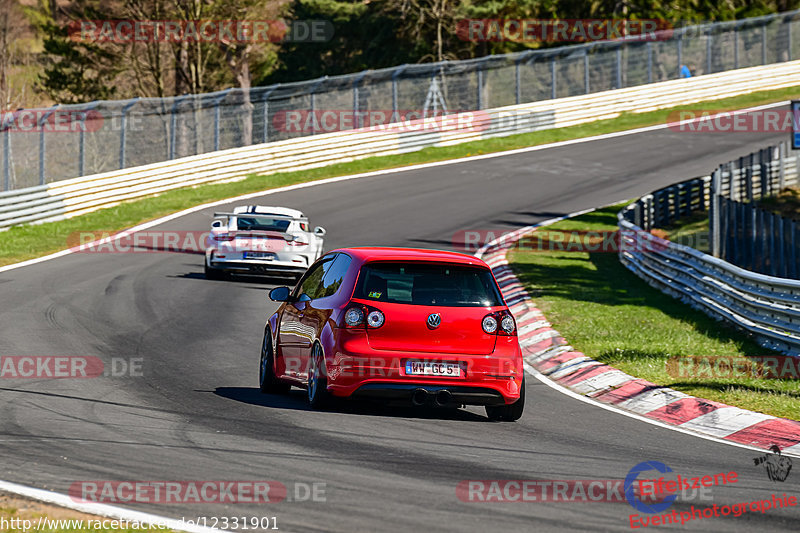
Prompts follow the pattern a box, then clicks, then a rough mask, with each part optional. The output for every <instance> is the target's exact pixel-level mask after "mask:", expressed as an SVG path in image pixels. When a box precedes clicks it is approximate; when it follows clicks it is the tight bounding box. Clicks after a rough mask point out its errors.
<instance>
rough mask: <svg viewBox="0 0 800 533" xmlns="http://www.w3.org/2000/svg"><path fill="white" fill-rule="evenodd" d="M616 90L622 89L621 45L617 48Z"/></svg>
mask: <svg viewBox="0 0 800 533" xmlns="http://www.w3.org/2000/svg"><path fill="white" fill-rule="evenodd" d="M617 89H622V45H619V46H617Z"/></svg>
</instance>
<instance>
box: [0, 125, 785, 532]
mask: <svg viewBox="0 0 800 533" xmlns="http://www.w3.org/2000/svg"><path fill="white" fill-rule="evenodd" d="M783 138H784V136H783V135H781V136H778V137H775V136H773V137H770V136H767V135H763V134H735V135H734V134H719V133H714V134H702V135H701V134H690V133H679V132H675V131H670V130H658V131H653V132H648V133H642V134H637V135H630V136H625V137H619V138H612V139H606V140H597V141H592V142H587V143H581V144H575V145H572V146H567V147H561V148H551V149H546V150H541V151H534V152H529V153H522V154H517V155H511V156H506V157H498V158H492V159H485V160H480V161H474V162H470V163H460V164H453V165H448V166H440V167H436V168H430V169H422V170H415V171H408V172H401V173H397V174H389V175H385V176H379V177H370V178H365V179H358V180H353V181H347V182H341V183H334V184H328V185H322V186H315V187H309V188H304V189H299V190H295V191H290V192H285V193H280V194H277V195H273V196H269V197H267V198H265V199H263V200H262V201H261V202H259V203H263V204H267V205H270V204H275V205H286V206H290V207H297V208H301V209H303V210H304V211H305V212H306V214H308V215H309V217H310V219H311V224H312V225H322V226H325V227H326V229H327V230H328V235H327V237H326V249H332V248H335V247H340V246H351V245H398V246H418V247H429V248H444V249H448V248H452V241H453V235H454V234H456V232H458V231H461V230H465V229H466V230H469V229H489V228H490V229H498V228H515V227H519V226H521V225H528V224H532V223H535V222H537V221H541V220H545V219H548V218H552V217H554V216H558V215H562V214H567V213H570V212H573V211H576V210H580V209H584V208H589V207H594V206H598V205H604V204H608V203H610V202H613V201H617V200H622V199H626V198H631V197H634V196H637V195H641V194H644V193H646V192H648V191H650V190H653V189H655V188H657V187H659V186H663V185H668V184H670V183H674V182H676V181H679V180H682V179H685V178H689V177H693V176H697V175H702V174H705V173H707V172H709V171H710V170H711V169H713V168H714V167H715V166H716V165H717V164H718V163H721V162H723V161H727V160H729V159H732V158H735V157H738V156H740V155H743V154H745V153H746V152H748V151H750V150H754V149H757V148H759V147H762V146H766V145H767V144H769V143H771V142H774V141H777V140H781V139H783ZM247 203H255V202H251V201H248V202H247ZM228 208H229V206H220V207H217V208H212V209H208V210H205V211H203V212H198V213H194V214H191V215H187V216H185V217H182V218H179V219H177V220H173V221H171V222H169V223H166V224H164V225H163V226H161V227H159V228H158V229H170V230H206V229H207V228H208V225H209V223H210V215H211V213H212V212H213V211H215V210H226V209H228ZM154 229H155V228H154ZM272 286H273V285H272V284H266V283H261V282H249V281H230V282H221V281H208V280H206V279H205V278H204V276H203V273H202V256H200V255H193V254H178V253H147V254H145V253H139V254H72V255H69V256H66V257H62V258H59V259H55V260H52V261H46V262H43V263H40V264H37V265H33V266H29V267H25V268H21V269H17V270H11V271H8V272H4V273H0V302H2V304H0V355H17V356H22V355H92V356H97V357H99V358H101V359H103V360H104V361H105V362H106V363H109V362H110V361H111V358H113V357H116V358H124V359H126V360H127V359H129V358H141V359H142V365H143V372H144V376H143V377H127V378H126V377H117V378H112V377H108V378H98V379H66V380H54V379H39V380H12V379H2V380H0V389H2V391H1V392H0V402H2V409H0V424H2V426H1V427H2V461H0V478H1V479H4V480H7V481H13V482H17V483H23V484H26V485H31V486H35V487H40V488H47V489H52V490H56V491H59V492H62V493H66V492H67V491H68V490H69V487H70V486H71V485H72V484H73V483H75V482H77V481H84V480H118V481H123V480H140V481H144V480H162V481H164V480H197V481H200V480H276V481H279V482H281V483H283V484H284V485H286V486H287V487H288V488H289V491H290V496H293V492H294V490H295V489H294V487H295V484H296V483H325V484H326V485H325V498H324V499H325V501H324V502H323V501H305V502H301V501H284V502H281V503H274V504H267V505H263V504H262V505H255V504H246V503H239V504H236V505H229V504H225V505H223V504H194V503H186V504H159V505H141V504H130V505H127V507H130V508H135V509H139V510H144V511H148V512H152V513H156V514H160V515H164V516H169V517H174V518H181V517H185V518H194V517H198V516H206V517H213V516H218V517H220V516H229V517H230V516H246V517H253V516H255V517H261V516H269V517H272V516H275V517H277V523H278V527H279V528H280V530H283V531H296V532H314V531H348V532H349V531H379V530H384V529H386V530H388V531H426V532H434V531H503V532H511V531H534V530H535V531H539V530H584V531H585V530H593V531H610V530H620V531H622V530H627V529H629V528H630V526H629V523H628V516H629V515H630V514H631V513H633V512H634V509H633V508H632V507H631V506H630V505H628V504H627V503H583V502H578V503H545V502H525V503H467V502H462V501H460V500H459V499H458V497H457V495H456V486H457V484H458V483H459V482H460V481H462V480H469V479H477V480H486V479H528V480H561V479H603V480H606V479H623V478H624V477H625V476H626V474H627V473H628V471H629V470H630V469H631V468H632V467H633V466H634V465H636V464H637V463H639V462H642V461H646V460H657V461H661V462H663V463H665V464H667V465H668V466H670V467H671V468H672V469H673V470H675V471H676V472H678V473H680V474H682V475H684V476H701V475H713V474H716V473H720V472H729V471H735V472H738V474H739V478H738V482H737V483H736V484H733V485H728V486H725V487H720V488H715V489H714V491H713V502H711V501H696V502H679V503H676V504H675V508H676V509H678V510H679V511H680V510H687V509H689V507H690V505H691V504H692V503H695V504H696V505H712V504H714V503H716V504H720V505H722V504H732V503H738V502H744V501H750V500H755V499H769V498H770V497H771V495H772V494H773V493H777V494H782V493H784V492H786V493H788V494H789V495H792V494H794V495H797V493H798V488H800V472H792V473H791V474H790V476H789V478H788V479H787V480H786V482H784V483H778V482H772V481H769V479H768V478H767V475H766V472H765V470H764V468H763V467H756V466H754V464H753V458H754V457H755V456H757V455H758V454H757V453H756V452H754V451H751V450H747V449H742V448H738V447H734V446H730V445H725V444H721V443H717V442H712V441H709V440H704V439H700V438H697V437H694V436H690V435H686V434H682V433H678V432H675V431H671V430H667V429H663V428H660V427H656V426H653V425H650V424H646V423H643V422H640V421H637V420H635V419H632V418H629V417H626V416H623V415H620V414H616V413H613V412H609V411H607V410H603V409H600V408H598V407H595V406H593V405H589V404H586V403H584V402H580V401H578V400H575V399H573V398H570V397H568V396H565V395H563V394H561V393H559V392H557V391H555V390H552V389H551V388H549V387H547V386H545V385H543V384H541V383H540V382H539V381H537V380H536V379H534V378H532V377H531V376H528V382H527V386H528V390H527V392H528V394H527V406H526V411H525V414H524V416H523V418H522V419H521V420H520V421H519V422H518V423H490V422H488V421H487V419H486V417H485V416H484V412H483V409H482V408H470V409H466V410H460V411H457V412H450V411H444V412H440V411H437V410H430V411H425V410H417V409H413V408H410V407H409V408H402V407H396V408H390V409H383V408H380V407H375V406H371V405H357V404H345V405H344V406H340V407H338V408H336V409H334V410H333V411H331V412H313V411H310V410H309V409H308V408H307V406H306V402H305V397H304V392H302V391H300V390H293V392H292V393H291V395H290V396H288V397H280V396H265V395H261V394H260V393H259V392H258V390H257V388H256V385H257V377H258V376H257V366H258V353H259V348H260V342H261V335H262V332H263V327H264V321H265V318H266V317H267V315H268V314H269V313H271V312H272V310H273V309H274V308H275V305H274V304H273V303H271V302H268V301H267V299H266V296H267V289H268V288H270V287H272ZM795 462H797V461H795ZM795 470H797V468H795ZM301 492H302V491H301ZM290 499H294V498H293V497H292V498H290ZM320 499H321V498H320ZM799 523H800V509H798V508H797V507H794V508H791V509H783V510H770V511H767V512H766V513H763V514H762V513H760V512H756V513H747V514H744V515H743V516H741V517H740V518H732V517H726V518H712V519H704V520H699V521H695V522H690V523H688V524H687V525H686V527H687V528H688V529H692V530H696V531H751V530H753V529H759V530H765V531H779V530H792V531H796V530H797V528H798V524H799ZM670 527H671V528H673V529H675V528H676V527H679V526H674V525H673V526H670ZM651 529H655V528H653V527H651V528H648V530H651Z"/></svg>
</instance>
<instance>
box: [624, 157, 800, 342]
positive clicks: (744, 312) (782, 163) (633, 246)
mask: <svg viewBox="0 0 800 533" xmlns="http://www.w3.org/2000/svg"><path fill="white" fill-rule="evenodd" d="M760 153H761V156H760V157H752V156H747V158H746V159H747V161H748V162H752V161H754V160H755V161H757V162H758V164H757V165H748V164H741V162H742V161H743V159H740V160H739V163H738V164H735V165H733V166H732V165H730V164H727V165H722V166H721V167H720V169H718V170H717V171H715V172H714V175H713V178H712V176H704V177H702V178H695V179H693V180H688V181H685V182H682V183H679V184H676V185H672V186H670V187H665V188H663V189H659V190H658V191H655V192H653V193H651V194H648V195H646V196H644V197H642V198H640V199H639V200H637V201H636V202H634V203H632V204H630V205H629V206H627V207H626V208H625V209H623V210H622V211H620V213H619V215H618V223H619V229H620V236H621V239H622V243H623V244H622V245H621V246H620V261H621V262H622V263H623V264H624V265H625V266H626V267H627V268H628V269H630V270H631V271H632V272H633V273H635V274H636V275H637V276H639V277H640V278H642V279H643V280H645V281H646V282H647V283H648V284H650V285H651V286H653V287H655V288H657V289H659V290H661V291H663V292H665V293H667V294H670V295H672V296H675V297H676V298H678V299H680V300H682V301H684V302H686V303H688V304H689V305H691V306H692V307H694V308H696V309H699V310H701V311H703V312H705V313H706V314H708V315H710V316H712V317H714V318H717V319H721V320H725V321H727V322H729V323H731V324H733V325H735V326H738V327H739V328H741V329H743V330H745V331H747V332H749V333H751V334H752V335H753V336H754V337H755V338H756V339H757V340H758V341H759V342H760V344H761V345H763V346H765V347H767V348H770V349H774V350H778V351H782V352H784V353H788V354H790V355H795V356H800V280H791V279H786V278H779V277H773V276H767V275H764V274H759V273H756V272H751V271H749V270H745V269H744V268H740V267H738V266H735V265H733V264H731V263H729V262H727V261H725V260H723V259H720V258H716V257H713V256H711V255H708V254H705V253H702V252H700V251H698V250H695V249H693V248H690V247H688V246H684V245H681V244H677V243H673V242H670V241H668V240H665V239H662V238H659V237H657V236H655V235H652V234H650V233H648V231H649V230H651V229H653V228H655V227H657V226H659V225H666V224H668V223H670V222H672V221H674V220H676V219H678V218H679V217H680V216H681V215H683V214H689V213H691V212H696V211H702V210H705V209H704V207H703V206H708V205H709V201H711V203H712V205H714V209H715V210H716V213H717V216H719V215H721V214H722V212H723V211H724V209H727V207H722V206H728V205H731V204H737V203H738V202H735V201H734V200H732V199H730V198H728V196H734V197H737V195H740V194H745V195H747V196H748V197H749V198H751V199H752V198H755V197H760V194H761V191H770V190H772V191H775V190H779V189H778V186H782V185H784V184H788V183H791V182H796V180H797V175H798V170H799V169H800V167H798V165H797V158H796V157H795V156H790V157H786V156H785V154H786V152H785V151H784V150H783V149H780V148H779V147H770V148H769V149H767V150H765V151H762V152H760ZM768 156H776V158H772V157H768ZM762 176H763V179H762ZM712 181H713V185H712ZM715 191H716V192H717V193H722V194H713V193H714V192H715ZM743 191H744V192H743ZM738 197H741V196H738ZM695 198H696V199H697V200H694V201H693V199H695ZM741 205H744V204H741ZM716 220H717V221H719V220H722V219H721V218H717V219H716ZM715 225H716V229H715ZM720 225H721V224H720V223H719V222H716V223H715V224H712V227H711V233H712V236H711V239H710V240H711V243H712V246H714V244H713V243H714V242H715V239H716V242H719V239H720V236H723V237H724V236H725V234H726V232H725V231H724V230H723V231H720V229H721V228H720ZM761 252H762V253H764V250H763V249H761ZM773 252H774V251H773V250H771V251H770V255H773ZM751 253H752V252H751ZM779 253H781V256H779V257H786V256H785V255H783V254H785V250H782V252H780V251H779ZM781 271H782V272H783V271H784V270H781Z"/></svg>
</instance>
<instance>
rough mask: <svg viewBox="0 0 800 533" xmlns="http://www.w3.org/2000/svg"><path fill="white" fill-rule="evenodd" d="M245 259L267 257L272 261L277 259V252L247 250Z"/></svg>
mask: <svg viewBox="0 0 800 533" xmlns="http://www.w3.org/2000/svg"><path fill="white" fill-rule="evenodd" d="M244 258H245V259H266V260H268V261H272V260H273V259H275V254H273V253H271V252H245V253H244Z"/></svg>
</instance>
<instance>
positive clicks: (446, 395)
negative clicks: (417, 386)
mask: <svg viewBox="0 0 800 533" xmlns="http://www.w3.org/2000/svg"><path fill="white" fill-rule="evenodd" d="M452 401H453V395H452V394H451V393H450V391H449V390H447V389H444V390H440V391H439V392H437V393H436V405H438V406H439V407H443V406H445V405H448V404H449V403H450V402H452Z"/></svg>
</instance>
